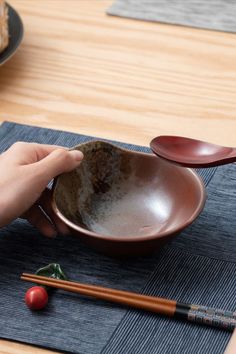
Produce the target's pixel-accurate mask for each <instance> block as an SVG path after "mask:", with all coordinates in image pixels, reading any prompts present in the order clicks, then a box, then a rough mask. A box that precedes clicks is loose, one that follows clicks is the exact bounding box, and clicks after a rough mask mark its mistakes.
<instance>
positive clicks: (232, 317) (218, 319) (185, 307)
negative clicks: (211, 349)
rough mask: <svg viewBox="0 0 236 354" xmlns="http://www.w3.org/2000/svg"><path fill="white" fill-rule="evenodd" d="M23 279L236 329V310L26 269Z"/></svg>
mask: <svg viewBox="0 0 236 354" xmlns="http://www.w3.org/2000/svg"><path fill="white" fill-rule="evenodd" d="M21 279H22V280H25V281H28V282H32V283H36V284H40V285H45V286H49V287H52V288H57V289H61V290H64V291H68V292H73V293H79V294H82V295H87V296H92V297H95V298H97V299H101V300H106V301H110V302H114V303H118V304H120V305H125V306H130V307H133V308H137V309H141V310H145V311H151V312H155V313H158V314H160V315H165V316H169V317H176V318H179V319H183V320H187V321H192V322H196V323H200V324H205V325H209V326H215V327H219V328H223V329H225V330H230V331H232V330H233V329H234V328H236V312H231V311H224V310H219V309H214V308H211V307H206V306H200V305H193V304H187V303H186V304H185V303H181V302H177V301H174V300H169V299H164V298H160V297H155V296H148V295H142V294H137V293H133V292H129V291H123V290H116V289H111V288H104V287H100V286H95V285H88V284H82V283H77V282H72V281H68V280H59V279H54V278H48V277H43V276H39V275H35V274H28V273H23V274H22V276H21Z"/></svg>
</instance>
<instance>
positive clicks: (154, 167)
mask: <svg viewBox="0 0 236 354" xmlns="http://www.w3.org/2000/svg"><path fill="white" fill-rule="evenodd" d="M76 149H79V150H81V151H82V152H83V153H84V160H83V162H82V163H81V165H80V166H79V167H78V168H77V169H76V170H74V171H72V172H70V173H65V174H63V175H61V176H59V177H58V179H57V181H56V184H55V186H54V193H53V207H54V210H55V211H56V213H57V215H58V216H59V217H60V218H61V219H62V220H63V221H64V222H65V223H66V224H67V225H69V226H70V227H71V228H72V229H74V230H75V231H78V232H80V233H83V234H85V235H90V236H93V237H97V238H113V239H116V240H119V239H122V240H124V239H129V240H134V241H135V240H138V239H139V240H142V239H145V238H152V237H164V236H165V235H170V234H172V233H176V232H178V231H180V230H182V229H183V228H184V227H186V226H187V225H189V224H190V223H191V222H192V221H193V220H194V219H195V218H196V217H197V216H198V214H199V213H200V211H201V210H202V208H203V206H204V202H205V189H204V186H203V184H202V182H201V180H200V178H199V177H198V176H197V174H196V173H195V172H193V171H192V170H190V169H186V168H181V167H179V166H176V165H173V164H171V163H169V162H166V161H164V160H162V159H160V158H158V157H157V156H155V155H152V154H145V153H139V152H132V151H128V150H125V149H121V148H119V147H117V146H115V145H112V144H109V143H106V142H103V141H92V142H88V143H85V144H81V145H78V146H77V147H76Z"/></svg>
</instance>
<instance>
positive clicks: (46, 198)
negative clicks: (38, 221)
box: [38, 188, 70, 235]
mask: <svg viewBox="0 0 236 354" xmlns="http://www.w3.org/2000/svg"><path fill="white" fill-rule="evenodd" d="M51 200H52V191H51V190H49V189H48V188H47V189H45V191H44V192H43V193H42V195H41V197H40V199H39V201H38V203H39V204H40V206H41V207H42V208H43V210H44V211H45V213H46V214H47V215H48V216H49V218H50V220H51V221H52V222H53V224H54V226H55V227H56V229H57V230H58V232H60V233H61V234H63V235H68V234H69V233H70V230H69V228H68V227H67V226H66V225H65V224H64V223H63V222H62V221H61V220H60V219H59V218H58V216H57V215H56V214H55V212H54V211H53V209H52V204H51Z"/></svg>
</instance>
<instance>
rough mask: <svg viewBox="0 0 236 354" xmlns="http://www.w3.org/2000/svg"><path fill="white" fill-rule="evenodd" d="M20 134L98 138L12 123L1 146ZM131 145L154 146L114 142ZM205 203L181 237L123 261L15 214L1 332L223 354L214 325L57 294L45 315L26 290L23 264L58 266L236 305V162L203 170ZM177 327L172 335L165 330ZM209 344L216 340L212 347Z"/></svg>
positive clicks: (122, 349)
mask: <svg viewBox="0 0 236 354" xmlns="http://www.w3.org/2000/svg"><path fill="white" fill-rule="evenodd" d="M17 140H22V141H35V142H39V143H48V144H57V145H65V146H74V145H76V144H78V143H81V142H84V141H88V140H91V137H87V136H82V135H78V134H72V133H66V132H61V131H55V130H50V129H43V128H36V127H31V126H25V125H19V124H14V123H4V124H3V125H2V126H1V128H0V151H3V150H5V149H6V148H7V147H9V146H10V145H11V144H12V143H13V142H15V141H17ZM117 144H118V145H120V146H125V147H126V148H130V149H133V150H136V149H137V150H139V151H147V152H148V151H149V149H148V148H145V147H137V146H133V145H127V144H122V143H117ZM199 173H200V174H201V175H202V176H203V178H204V181H205V184H206V185H207V184H208V187H207V190H208V201H207V203H206V207H205V209H204V211H203V213H202V214H201V216H200V217H199V218H198V219H197V221H196V222H195V223H194V224H192V225H191V226H190V227H189V228H188V229H187V230H185V232H183V233H182V234H181V235H180V236H179V237H177V238H176V239H175V240H174V242H172V243H171V244H169V245H167V246H166V247H164V248H163V249H162V251H161V252H159V253H156V254H154V255H152V256H149V257H140V258H138V259H135V260H127V261H124V260H123V261H121V260H117V259H112V258H109V257H106V256H103V255H100V254H97V253H96V252H94V251H92V250H91V249H89V248H88V247H87V246H85V245H83V244H82V243H81V242H80V241H78V240H77V239H76V238H75V237H70V236H69V237H68V236H67V237H64V236H59V237H57V238H56V239H55V240H54V239H53V240H51V239H46V238H44V237H42V236H41V235H40V234H39V232H38V231H37V230H36V229H34V228H33V227H32V226H31V225H29V224H28V223H27V222H24V221H21V220H18V221H15V222H14V223H12V224H11V225H9V226H7V227H5V228H3V229H2V230H0V250H1V251H0V284H1V285H0V286H1V297H0V319H1V323H2V324H4V325H2V326H0V337H2V338H9V339H12V340H18V341H22V342H26V343H32V344H35V345H38V346H43V347H48V348H53V349H56V350H61V351H63V352H72V353H80V354H82V353H89V354H90V353H93V354H96V353H101V352H102V351H104V353H148V354H149V353H150V354H151V353H181V354H182V353H190V352H191V350H192V348H193V349H194V351H192V352H193V353H212V354H213V353H214V354H215V353H223V350H224V348H225V346H226V344H227V341H228V339H229V334H228V333H227V332H224V331H220V330H217V329H212V328H207V327H200V326H196V325H192V324H189V323H183V322H178V321H173V320H169V319H165V318H161V317H159V316H156V315H153V314H149V313H143V312H138V311H134V310H127V309H126V308H123V307H119V306H114V305H113V304H110V303H105V302H102V301H97V300H93V299H89V298H87V297H82V296H78V295H74V294H69V293H63V292H60V291H58V292H56V293H55V295H54V296H53V297H52V298H51V301H50V303H49V306H48V307H47V308H46V309H45V310H44V311H42V312H38V313H35V312H30V311H29V310H28V309H27V308H26V307H25V305H24V302H23V297H24V293H25V291H26V289H27V288H28V287H29V285H28V284H26V283H24V282H22V281H20V280H19V275H20V274H21V273H22V272H23V271H27V272H34V271H35V270H36V269H38V268H39V267H41V266H43V265H46V264H48V263H51V262H57V263H60V264H61V266H62V267H63V269H64V270H65V271H66V273H67V274H68V276H69V277H70V278H71V279H75V280H78V281H81V282H85V283H91V284H99V285H103V286H109V287H113V288H120V289H125V290H133V291H143V292H145V293H150V294H156V295H159V296H163V297H170V298H173V299H176V300H179V301H181V300H182V301H187V302H195V303H200V304H204V305H211V306H215V307H222V308H227V309H229V310H232V309H234V308H235V302H236V301H235V296H233V294H234V293H235V290H236V282H235V276H234V275H235V270H236V265H235V251H236V237H235V231H234V230H235V228H236V218H233V217H232V216H233V215H236V213H235V212H236V210H235V208H236V193H235V192H234V190H235V191H236V189H235V188H234V189H233V187H234V186H235V182H236V169H235V165H228V166H224V167H221V168H218V169H208V170H204V171H203V170H200V171H199ZM168 333H171V336H169V335H168ZM209 343H213V345H212V346H211V347H210V345H209Z"/></svg>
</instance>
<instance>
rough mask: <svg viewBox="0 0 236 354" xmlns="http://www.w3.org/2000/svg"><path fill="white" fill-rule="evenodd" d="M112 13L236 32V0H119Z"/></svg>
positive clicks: (146, 19)
mask: <svg viewBox="0 0 236 354" xmlns="http://www.w3.org/2000/svg"><path fill="white" fill-rule="evenodd" d="M107 13H108V14H109V15H114V16H121V17H128V18H133V19H138V20H145V21H156V22H162V23H168V24H174V25H184V26H190V27H197V28H204V29H212V30H219V31H225V32H236V18H235V13H236V3H235V1H234V0H208V1H205V0H188V1H185V0H171V1H168V0H116V1H115V2H114V4H113V5H112V6H111V7H110V8H109V9H108V11H107Z"/></svg>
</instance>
